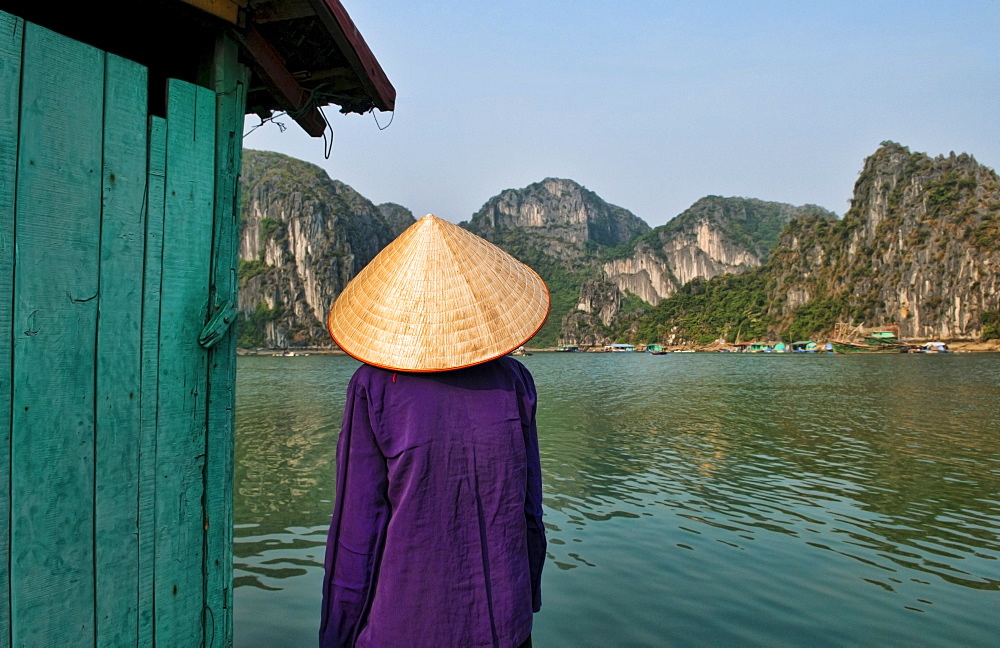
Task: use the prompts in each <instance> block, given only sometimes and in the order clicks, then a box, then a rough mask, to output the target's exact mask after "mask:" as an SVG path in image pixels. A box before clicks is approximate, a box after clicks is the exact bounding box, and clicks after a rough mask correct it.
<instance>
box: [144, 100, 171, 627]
mask: <svg viewBox="0 0 1000 648" xmlns="http://www.w3.org/2000/svg"><path fill="white" fill-rule="evenodd" d="M149 121H150V123H149V161H148V165H149V179H148V187H149V189H148V194H147V196H146V260H145V266H144V268H143V290H142V399H141V403H140V408H141V409H140V417H141V423H140V435H139V556H138V563H139V641H138V645H140V646H151V645H153V623H154V619H153V592H154V578H155V572H154V566H155V562H156V533H155V531H154V529H155V528H156V511H155V503H156V432H157V427H156V426H157V412H158V408H159V368H160V360H159V359H160V279H161V275H162V271H163V203H164V195H163V194H164V185H165V177H166V163H167V122H166V121H165V120H163V119H161V118H159V117H151V118H150V120H149Z"/></svg>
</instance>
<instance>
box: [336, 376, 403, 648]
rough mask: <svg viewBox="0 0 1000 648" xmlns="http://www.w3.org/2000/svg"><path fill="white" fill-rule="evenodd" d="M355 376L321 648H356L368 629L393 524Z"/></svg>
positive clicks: (342, 441)
mask: <svg viewBox="0 0 1000 648" xmlns="http://www.w3.org/2000/svg"><path fill="white" fill-rule="evenodd" d="M373 427H374V426H373V425H372V416H371V411H370V409H369V407H368V399H367V394H366V393H365V390H364V388H363V387H362V386H361V385H359V381H358V376H357V374H355V376H354V378H353V379H352V380H351V383H350V386H349V387H348V391H347V403H346V404H345V406H344V419H343V423H342V424H341V429H340V438H339V440H338V441H337V495H336V502H335V503H334V508H333V518H332V520H331V522H330V532H329V536H328V538H327V546H326V573H325V576H324V580H323V610H322V621H321V624H320V642H319V643H320V646H321V648H342V647H351V646H354V642H355V640H356V639H357V635H358V633H359V632H360V630H361V628H363V627H364V623H365V620H366V618H367V615H368V610H369V609H370V607H371V595H372V592H373V591H374V588H375V580H376V578H377V576H378V563H379V561H380V559H381V555H382V548H383V546H384V540H385V530H386V526H387V524H388V521H389V504H388V499H387V489H388V474H387V468H386V462H385V458H384V457H383V455H382V453H381V451H380V450H379V447H378V444H377V442H376V439H375V432H374V429H373Z"/></svg>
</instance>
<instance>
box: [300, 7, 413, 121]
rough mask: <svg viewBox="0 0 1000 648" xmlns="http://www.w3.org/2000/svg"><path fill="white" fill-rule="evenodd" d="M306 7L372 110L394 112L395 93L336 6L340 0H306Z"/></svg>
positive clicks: (355, 31)
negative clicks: (312, 11)
mask: <svg viewBox="0 0 1000 648" xmlns="http://www.w3.org/2000/svg"><path fill="white" fill-rule="evenodd" d="M309 3H310V4H311V5H312V6H313V8H314V9H315V11H316V15H317V16H318V17H319V19H320V20H321V21H322V22H323V24H324V25H325V26H326V28H327V31H329V32H330V36H331V37H332V38H333V39H334V41H335V42H336V43H337V46H338V47H339V48H340V50H341V52H343V54H344V56H345V58H346V59H347V61H348V63H349V64H350V66H351V69H352V70H353V71H354V73H355V74H356V75H357V77H358V79H359V80H360V81H361V85H362V86H363V87H364V89H365V91H366V92H367V94H368V96H369V97H371V99H372V104H373V107H375V108H378V109H379V110H382V111H390V110H394V109H395V107H396V89H395V88H393V87H392V84H391V83H390V82H389V78H388V77H387V76H386V75H385V71H383V70H382V66H381V65H379V62H378V60H377V59H376V58H375V55H374V54H373V53H372V51H371V49H370V48H369V47H368V43H366V42H365V39H364V38H363V37H362V36H361V32H359V31H358V28H357V27H356V26H355V25H354V21H353V20H351V17H350V16H349V15H348V14H347V10H346V9H344V5H342V4H340V0H309Z"/></svg>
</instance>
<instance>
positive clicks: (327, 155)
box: [316, 106, 333, 160]
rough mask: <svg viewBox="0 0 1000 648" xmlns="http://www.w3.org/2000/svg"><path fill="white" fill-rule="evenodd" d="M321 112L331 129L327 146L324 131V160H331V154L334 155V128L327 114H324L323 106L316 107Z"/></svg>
mask: <svg viewBox="0 0 1000 648" xmlns="http://www.w3.org/2000/svg"><path fill="white" fill-rule="evenodd" d="M316 109H317V110H319V114H320V115H322V116H323V121H324V122H326V128H329V129H330V142H329V144H327V141H326V129H323V159H324V160H329V159H330V154H331V153H333V126H331V125H330V120H329V119H327V118H326V113H325V112H323V106H316Z"/></svg>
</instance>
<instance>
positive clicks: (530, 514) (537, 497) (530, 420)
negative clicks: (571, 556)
mask: <svg viewBox="0 0 1000 648" xmlns="http://www.w3.org/2000/svg"><path fill="white" fill-rule="evenodd" d="M522 375H524V379H525V384H526V388H527V389H526V393H525V394H524V396H523V397H522V417H523V420H522V428H523V430H524V446H525V453H526V456H527V460H528V484H527V489H526V491H525V492H526V495H525V501H524V518H525V522H526V526H527V531H528V566H529V568H530V570H531V609H532V611H534V612H538V611H539V610H540V609H541V607H542V566H543V565H544V564H545V551H546V542H545V525H544V524H543V523H542V462H541V458H540V456H539V450H538V426H537V425H536V424H535V410H536V406H537V402H538V396H537V394H536V392H535V383H534V381H533V380H532V378H531V374H530V373H528V370H527V369H524V370H523V371H522Z"/></svg>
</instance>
